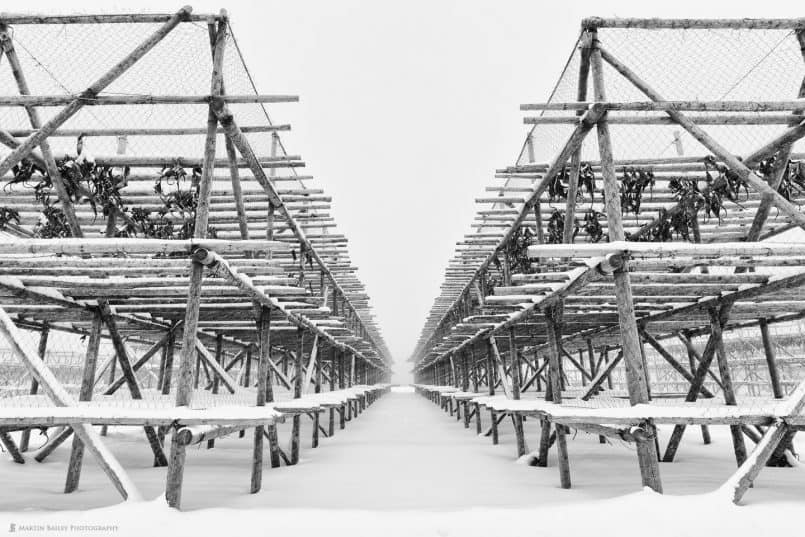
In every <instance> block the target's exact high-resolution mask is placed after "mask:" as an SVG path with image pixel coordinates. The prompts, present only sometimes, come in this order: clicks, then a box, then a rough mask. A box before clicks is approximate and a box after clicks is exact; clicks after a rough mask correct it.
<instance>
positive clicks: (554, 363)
mask: <svg viewBox="0 0 805 537" xmlns="http://www.w3.org/2000/svg"><path fill="white" fill-rule="evenodd" d="M555 313H556V312H555V311H554V310H553V309H551V310H549V311H546V312H545V321H546V325H547V326H546V330H547V332H548V343H549V345H550V354H549V355H548V358H549V360H550V370H549V381H550V386H551V398H552V400H553V402H554V403H555V404H557V405H559V404H562V381H561V366H560V364H559V360H560V358H561V355H560V350H559V338H560V337H561V336H560V332H559V331H560V326H559V324H558V323H557V322H556V318H555ZM547 429H548V423H544V424H543V438H545V437H546V435H545V434H544V432H545V431H546V430H547ZM554 429H555V431H556V449H557V457H558V459H559V482H560V485H561V487H562V488H563V489H569V488H570V459H569V457H568V452H567V438H566V437H565V434H566V429H565V426H564V425H560V424H558V423H557V424H555V427H554ZM545 439H546V440H547V438H545ZM547 449H548V442H545V446H544V448H543V446H542V445H540V453H541V456H540V462H542V464H543V465H545V464H547ZM543 451H544V456H543V455H542V453H543Z"/></svg>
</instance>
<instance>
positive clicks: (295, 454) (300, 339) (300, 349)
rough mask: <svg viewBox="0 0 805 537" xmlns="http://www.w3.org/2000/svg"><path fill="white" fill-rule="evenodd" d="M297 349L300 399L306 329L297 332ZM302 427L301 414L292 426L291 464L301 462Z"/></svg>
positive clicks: (295, 390) (296, 390)
mask: <svg viewBox="0 0 805 537" xmlns="http://www.w3.org/2000/svg"><path fill="white" fill-rule="evenodd" d="M296 337H297V347H296V356H295V357H294V358H295V359H294V373H295V375H294V384H293V398H294V399H299V398H300V397H302V382H303V381H304V374H303V373H302V356H303V353H304V351H305V329H304V328H302V327H299V328H298V329H297V331H296ZM301 427H302V416H301V415H300V414H299V413H296V414H294V415H293V418H292V425H291V464H292V465H293V464H297V463H298V462H299V432H300V429H301Z"/></svg>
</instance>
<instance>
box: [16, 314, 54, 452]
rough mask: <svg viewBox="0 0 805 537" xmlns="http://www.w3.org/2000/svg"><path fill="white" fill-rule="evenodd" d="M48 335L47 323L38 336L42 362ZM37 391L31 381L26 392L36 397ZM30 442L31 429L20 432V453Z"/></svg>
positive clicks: (35, 383) (35, 385) (25, 449)
mask: <svg viewBox="0 0 805 537" xmlns="http://www.w3.org/2000/svg"><path fill="white" fill-rule="evenodd" d="M49 333H50V327H49V326H48V324H47V323H45V324H44V325H43V326H42V333H41V334H40V335H39V348H38V352H39V357H40V358H41V359H42V361H45V353H46V352H47V346H48V334H49ZM38 391H39V383H38V382H37V381H36V379H31V390H30V391H29V392H28V393H29V394H31V395H36V393H37V392H38ZM30 440H31V429H25V430H24V431H22V435H21V436H20V451H22V452H25V451H28V444H29V442H30Z"/></svg>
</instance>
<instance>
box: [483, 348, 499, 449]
mask: <svg viewBox="0 0 805 537" xmlns="http://www.w3.org/2000/svg"><path fill="white" fill-rule="evenodd" d="M495 384H496V382H495V356H494V353H493V351H492V342H491V341H490V340H489V339H487V340H486V385H487V388H488V390H489V395H490V396H492V395H495ZM489 419H490V420H491V423H490V425H489V429H490V431H491V432H492V444H494V445H497V443H498V440H499V438H498V415H497V412H496V411H495V409H494V408H491V407H490V408H489Z"/></svg>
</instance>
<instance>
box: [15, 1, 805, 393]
mask: <svg viewBox="0 0 805 537" xmlns="http://www.w3.org/2000/svg"><path fill="white" fill-rule="evenodd" d="M189 3H190V4H191V5H192V6H193V8H194V11H195V12H217V11H218V10H219V9H220V8H222V7H223V8H226V9H227V10H228V11H229V14H230V17H231V20H232V26H233V28H234V31H235V35H236V37H237V39H238V41H239V44H240V47H241V49H242V51H243V54H244V56H245V59H246V62H247V65H248V67H249V69H250V70H251V72H252V74H253V76H254V77H255V79H256V82H257V86H258V91H259V92H260V93H291V94H297V95H299V96H300V97H301V101H300V103H298V104H287V105H281V106H282V108H281V109H279V110H277V113H274V115H275V116H276V117H277V119H279V120H280V121H282V122H285V121H290V122H292V124H293V132H292V133H291V134H290V135H289V136H287V144H286V147H287V148H288V151H289V152H290V153H292V154H301V155H302V157H303V158H304V159H305V160H306V162H307V171H308V172H311V173H313V174H314V175H316V176H317V177H318V178H319V179H320V180H321V181H322V184H323V186H324V187H325V188H326V189H327V190H328V191H329V192H330V193H331V194H332V195H333V198H334V199H333V201H334V208H333V211H332V212H333V214H334V215H335V217H336V221H337V222H338V224H339V227H340V229H341V231H343V232H344V233H345V234H346V235H347V237H348V238H349V239H350V246H349V247H350V252H351V255H352V258H353V261H354V262H355V263H356V264H357V266H358V267H360V274H359V276H360V278H361V279H362V280H363V281H364V282H365V283H366V285H367V288H368V291H369V294H370V296H371V298H372V302H373V304H374V308H375V312H376V314H377V316H378V318H379V321H380V324H381V326H382V329H383V332H384V334H385V337H386V340H387V342H388V344H389V347H390V348H391V351H392V353H393V355H394V359H395V360H396V362H397V369H398V371H400V372H406V371H407V370H408V369H409V364H406V363H405V361H406V360H407V359H408V357H409V355H410V353H411V351H412V350H413V347H414V344H415V342H416V339H417V336H418V333H419V330H420V328H421V326H422V322H423V321H424V319H425V316H426V314H427V312H428V309H429V307H430V305H431V303H432V301H433V299H434V297H435V296H436V295H437V293H438V290H439V284H440V283H441V281H442V273H443V268H444V265H445V264H446V262H447V260H448V259H449V257H450V256H451V253H452V250H453V247H454V245H455V241H457V240H459V239H460V238H461V236H462V235H463V234H464V232H465V231H467V229H468V225H469V223H470V221H471V219H472V215H473V210H474V207H473V206H474V203H473V199H474V197H475V196H477V195H479V194H480V193H481V192H482V190H483V187H484V186H485V185H487V184H490V183H491V180H492V178H493V173H494V169H495V168H496V167H501V166H503V165H508V164H512V163H513V162H514V159H515V157H516V155H517V153H518V151H519V148H520V146H521V144H522V141H523V138H524V135H525V132H526V129H525V127H524V126H523V125H522V115H521V113H520V112H519V110H518V106H519V104H520V103H523V102H535V101H544V100H546V99H547V97H548V94H549V92H550V90H551V88H552V86H553V84H554V83H555V81H556V79H557V78H558V76H559V74H560V72H561V69H562V67H563V65H564V63H565V61H566V60H567V57H568V55H569V53H570V51H571V47H572V46H573V44H574V42H575V39H576V37H577V34H578V30H579V21H580V20H581V18H583V17H585V16H591V15H600V16H621V17H683V18H687V17H730V18H732V17H796V16H803V14H805V13H804V12H803V10H802V4H801V3H799V2H793V1H770V0H767V1H763V2H757V1H753V2H748V1H736V0H732V1H729V2H723V1H719V2H706V1H701V0H699V1H695V2H694V1H687V0H675V1H670V2H655V1H650V0H641V1H626V0H624V1H599V2H592V1H584V0H578V1H574V2H550V3H548V2H539V1H537V0H525V1H477V0H472V1H468V0H463V1H459V0H452V1H440V0H406V1H381V0H348V1H340V0H320V1H304V0H302V1H288V0H284V1H272V0H269V1H262V2H249V1H229V2H224V1H208V0H204V1H192V2H189ZM8 7H11V5H9V6H7V7H3V8H0V9H2V10H6V9H7V8H8ZM13 7H14V10H15V11H18V10H22V9H25V10H26V11H42V12H51V13H57V12H65V10H68V12H74V11H80V12H93V11H96V12H97V11H102V12H109V11H119V10H120V11H149V12H166V11H175V10H176V9H178V8H179V7H181V3H180V2H175V3H173V2H165V1H164V0H161V1H154V0H148V1H140V2H116V1H112V2H110V1H75V2H69V3H68V2H56V1H53V2H36V1H34V2H28V3H25V4H20V3H15V4H13ZM206 60H207V58H205V61H206ZM670 97H673V96H669V98H670ZM273 110H276V108H274V109H272V111H273ZM283 138H284V139H285V138H286V137H285V136H284V137H283ZM398 378H399V380H403V379H404V378H405V377H404V376H400V377H398Z"/></svg>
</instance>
